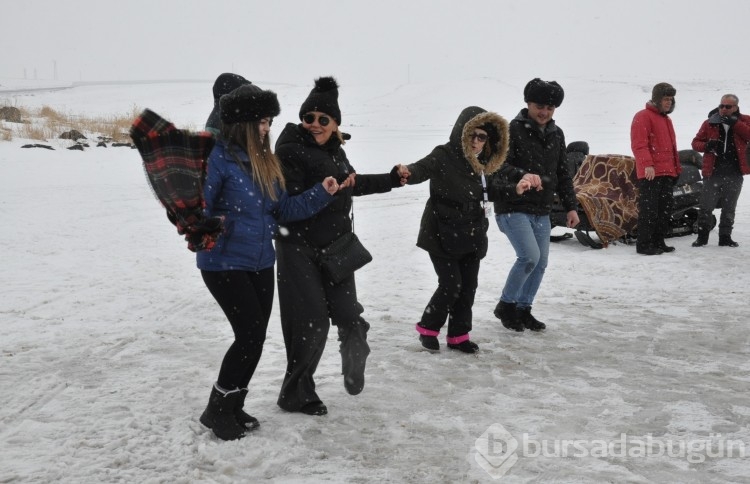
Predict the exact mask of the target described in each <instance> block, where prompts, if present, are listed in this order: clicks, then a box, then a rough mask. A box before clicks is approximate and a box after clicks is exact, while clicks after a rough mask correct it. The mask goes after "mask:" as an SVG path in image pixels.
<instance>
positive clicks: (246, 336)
mask: <svg viewBox="0 0 750 484" xmlns="http://www.w3.org/2000/svg"><path fill="white" fill-rule="evenodd" d="M201 275H202V276H203V282H204V283H205V284H206V287H207V288H208V290H209V291H210V292H211V295H212V296H213V297H214V299H216V302H217V303H219V306H221V309H222V310H223V311H224V314H225V315H226V316H227V319H228V320H229V324H231V325H232V331H234V342H232V345H231V346H230V347H229V349H228V350H227V352H226V354H225V355H224V360H223V361H222V362H221V369H220V370H219V378H218V380H217V382H218V384H219V386H220V387H222V388H224V389H226V390H234V389H235V388H247V385H248V383H249V382H250V379H251V378H252V377H253V373H255V369H256V368H257V367H258V362H259V361H260V355H261V353H262V352H263V343H264V342H265V341H266V329H268V320H269V319H270V317H271V309H272V307H273V291H274V284H273V282H274V281H273V267H270V268H268V269H263V270H261V271H258V272H246V271H201Z"/></svg>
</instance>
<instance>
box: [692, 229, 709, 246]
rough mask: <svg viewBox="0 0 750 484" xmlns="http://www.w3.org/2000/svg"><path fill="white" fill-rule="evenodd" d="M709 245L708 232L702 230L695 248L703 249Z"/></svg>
mask: <svg viewBox="0 0 750 484" xmlns="http://www.w3.org/2000/svg"><path fill="white" fill-rule="evenodd" d="M707 244H708V232H705V231H703V230H700V231H699V232H698V238H697V239H695V242H693V247H703V246H704V245H707Z"/></svg>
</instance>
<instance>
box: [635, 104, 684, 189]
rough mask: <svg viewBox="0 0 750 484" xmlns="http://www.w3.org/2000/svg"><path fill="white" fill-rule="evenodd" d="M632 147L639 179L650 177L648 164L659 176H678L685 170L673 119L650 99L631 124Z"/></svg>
mask: <svg viewBox="0 0 750 484" xmlns="http://www.w3.org/2000/svg"><path fill="white" fill-rule="evenodd" d="M630 148H631V149H632V150H633V156H635V169H636V175H637V176H638V179H639V180H640V179H642V178H646V167H648V166H653V167H654V170H655V175H656V176H671V177H676V176H678V175H679V174H680V172H681V171H682V167H681V166H680V158H679V155H678V154H677V141H676V137H675V134H674V126H672V120H671V119H670V118H669V116H667V115H666V114H662V113H660V112H659V110H658V109H657V108H656V106H655V105H654V104H653V103H651V102H650V101H649V102H648V103H646V109H643V110H641V111H638V112H637V113H636V114H635V116H634V117H633V124H632V125H631V126H630Z"/></svg>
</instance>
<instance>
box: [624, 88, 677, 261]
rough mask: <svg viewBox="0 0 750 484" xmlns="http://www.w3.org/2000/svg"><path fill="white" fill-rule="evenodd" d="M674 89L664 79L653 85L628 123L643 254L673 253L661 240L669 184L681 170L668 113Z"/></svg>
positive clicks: (669, 198)
mask: <svg viewBox="0 0 750 484" xmlns="http://www.w3.org/2000/svg"><path fill="white" fill-rule="evenodd" d="M675 94H677V91H676V90H675V88H674V87H672V86H671V85H670V84H667V83H666V82H660V83H659V84H657V85H655V86H654V88H653V90H652V91H651V100H650V101H648V102H647V103H646V108H645V109H643V110H641V111H638V112H637V113H636V115H635V116H634V117H633V123H632V125H631V126H630V146H631V149H632V150H633V156H635V167H636V175H637V177H638V191H639V196H638V239H637V242H636V251H637V252H638V253H639V254H644V255H659V254H663V253H664V252H673V251H674V247H670V246H668V245H667V244H665V243H664V237H665V236H666V234H667V232H668V230H669V217H670V214H671V212H672V207H673V206H674V198H673V197H672V187H673V186H674V183H675V181H677V177H678V176H679V175H680V172H681V171H682V167H681V166H680V159H679V156H678V154H677V141H676V137H675V134H674V126H672V120H671V119H670V118H669V113H671V112H672V111H673V110H674V106H675V99H674V95H675Z"/></svg>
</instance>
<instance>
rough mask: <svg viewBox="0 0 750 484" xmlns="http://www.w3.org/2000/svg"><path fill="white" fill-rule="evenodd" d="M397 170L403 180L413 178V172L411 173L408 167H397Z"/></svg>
mask: <svg viewBox="0 0 750 484" xmlns="http://www.w3.org/2000/svg"><path fill="white" fill-rule="evenodd" d="M396 170H397V171H398V175H399V176H400V177H401V178H409V177H410V176H411V172H409V167H407V166H406V165H396Z"/></svg>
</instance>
